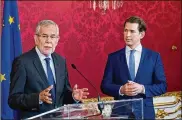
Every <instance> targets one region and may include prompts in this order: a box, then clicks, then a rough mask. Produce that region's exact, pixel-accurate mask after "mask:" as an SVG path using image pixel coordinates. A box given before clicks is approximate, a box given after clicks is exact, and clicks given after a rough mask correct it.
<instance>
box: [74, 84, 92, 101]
mask: <svg viewBox="0 0 182 120" xmlns="http://www.w3.org/2000/svg"><path fill="white" fill-rule="evenodd" d="M88 95H89V92H88V88H82V89H78V85H77V84H76V85H75V86H74V87H73V98H74V99H75V100H77V101H81V102H82V101H83V99H86V98H87V96H88Z"/></svg>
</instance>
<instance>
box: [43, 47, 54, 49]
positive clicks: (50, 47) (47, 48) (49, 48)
mask: <svg viewBox="0 0 182 120" xmlns="http://www.w3.org/2000/svg"><path fill="white" fill-rule="evenodd" d="M44 48H45V49H52V47H51V46H44Z"/></svg>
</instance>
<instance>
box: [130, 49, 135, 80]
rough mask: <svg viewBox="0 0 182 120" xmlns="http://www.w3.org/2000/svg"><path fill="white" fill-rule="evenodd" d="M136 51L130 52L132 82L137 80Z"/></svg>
mask: <svg viewBox="0 0 182 120" xmlns="http://www.w3.org/2000/svg"><path fill="white" fill-rule="evenodd" d="M134 53H135V50H130V57H129V71H130V76H131V80H132V81H134V79H135V56H134Z"/></svg>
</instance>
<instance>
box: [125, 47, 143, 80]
mask: <svg viewBox="0 0 182 120" xmlns="http://www.w3.org/2000/svg"><path fill="white" fill-rule="evenodd" d="M130 50H132V49H131V48H130V47H128V46H126V49H125V54H126V61H127V65H128V69H129V56H130ZM134 50H136V51H135V53H134V56H135V77H136V74H137V71H138V67H139V64H140V58H141V54H142V45H141V44H139V45H138V46H137V47H136V48H135V49H134Z"/></svg>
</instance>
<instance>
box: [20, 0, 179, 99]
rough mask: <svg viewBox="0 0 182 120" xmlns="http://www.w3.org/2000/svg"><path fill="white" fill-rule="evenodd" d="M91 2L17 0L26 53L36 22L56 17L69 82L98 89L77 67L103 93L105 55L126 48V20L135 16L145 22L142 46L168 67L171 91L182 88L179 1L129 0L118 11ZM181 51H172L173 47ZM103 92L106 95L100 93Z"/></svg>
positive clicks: (30, 45) (54, 19) (59, 48)
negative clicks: (97, 7) (95, 8)
mask: <svg viewBox="0 0 182 120" xmlns="http://www.w3.org/2000/svg"><path fill="white" fill-rule="evenodd" d="M89 4H90V3H89V1H54V2H53V1H36V2H35V1H18V6H19V15H20V23H21V35H22V45H23V52H26V51H28V50H30V49H31V48H32V47H33V46H34V40H33V35H34V31H35V26H36V23H37V22H38V21H40V20H42V19H52V20H53V21H55V22H56V23H57V24H58V25H59V27H60V32H61V34H60V41H59V44H58V46H57V49H56V52H57V53H59V54H60V55H62V56H64V57H65V58H66V59H67V66H68V71H69V78H70V82H71V85H72V86H73V85H74V84H76V83H77V84H78V85H79V87H88V88H89V92H90V93H91V94H90V96H89V97H95V96H96V93H95V91H94V89H93V88H92V87H91V86H90V85H89V84H88V83H87V82H86V81H85V80H84V79H83V78H82V77H81V76H80V75H79V74H78V73H77V72H76V71H75V70H73V69H72V68H71V66H70V64H71V63H74V64H75V65H76V66H77V68H78V69H79V70H80V71H81V72H82V73H83V74H84V75H85V76H86V77H87V78H88V79H89V80H91V81H92V82H93V84H94V85H95V86H96V87H97V89H98V90H99V91H100V83H101V80H102V76H103V72H104V68H105V64H106V60H107V55H108V53H111V52H113V51H116V50H118V49H120V48H121V47H124V41H123V34H122V33H123V22H124V20H125V19H126V18H128V17H129V16H131V15H137V16H140V17H142V18H143V19H144V20H145V21H146V23H147V28H148V30H147V33H146V36H145V38H144V39H143V41H142V43H143V46H145V47H148V48H150V49H153V50H155V51H158V52H160V54H161V56H162V60H163V63H164V67H165V72H166V76H167V82H168V91H177V90H181V74H180V73H181V43H180V42H181V2H180V1H166V2H164V1H150V2H147V1H138V2H136V1H125V2H124V4H123V6H122V7H121V8H119V9H117V10H108V11H106V13H105V14H104V13H103V12H102V11H100V10H98V9H97V10H96V11H94V10H93V9H91V8H89ZM173 45H174V46H176V47H177V50H173V49H172V46H173ZM102 95H103V94H102Z"/></svg>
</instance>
